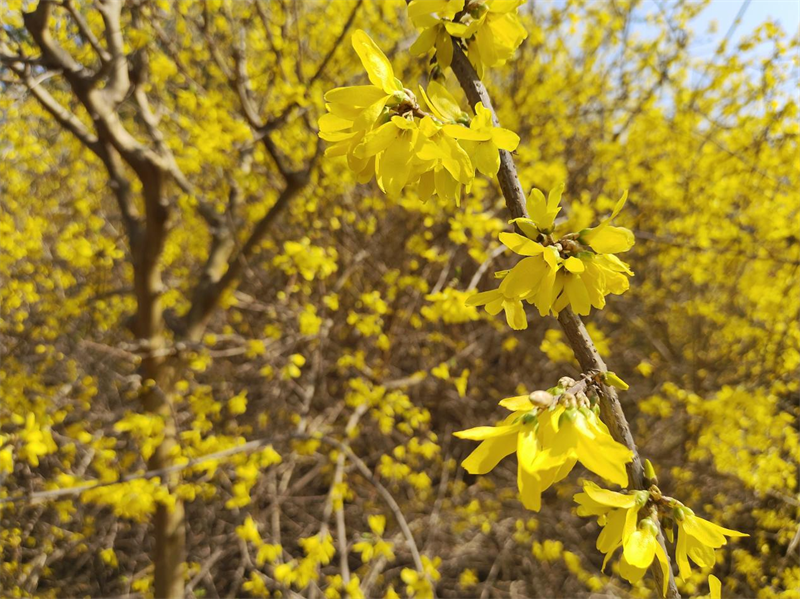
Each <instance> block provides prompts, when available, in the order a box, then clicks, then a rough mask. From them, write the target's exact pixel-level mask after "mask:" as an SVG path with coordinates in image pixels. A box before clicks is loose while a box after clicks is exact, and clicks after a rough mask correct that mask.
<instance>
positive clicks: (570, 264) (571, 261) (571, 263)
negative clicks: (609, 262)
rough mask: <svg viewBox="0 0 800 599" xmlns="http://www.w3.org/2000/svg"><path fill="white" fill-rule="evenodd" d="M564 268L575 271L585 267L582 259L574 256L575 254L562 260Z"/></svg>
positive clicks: (580, 270)
mask: <svg viewBox="0 0 800 599" xmlns="http://www.w3.org/2000/svg"><path fill="white" fill-rule="evenodd" d="M564 268H566V269H567V270H568V271H569V272H575V273H577V272H583V271H584V270H586V267H585V266H584V265H583V260H581V259H580V258H576V257H575V256H570V257H569V258H567V259H566V260H564Z"/></svg>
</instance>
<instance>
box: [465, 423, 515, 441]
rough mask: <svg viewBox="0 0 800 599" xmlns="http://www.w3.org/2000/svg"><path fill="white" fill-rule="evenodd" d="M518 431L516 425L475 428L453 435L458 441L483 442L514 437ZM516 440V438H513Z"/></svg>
mask: <svg viewBox="0 0 800 599" xmlns="http://www.w3.org/2000/svg"><path fill="white" fill-rule="evenodd" d="M518 430H519V426H517V425H516V424H512V425H506V426H476V427H475V428H469V429H467V430H464V431H458V432H455V433H453V435H454V436H455V437H458V438H459V439H469V440H470V441H483V440H484V439H492V438H494V437H503V436H505V435H515V436H516V434H517V431H518ZM515 438H516V437H515Z"/></svg>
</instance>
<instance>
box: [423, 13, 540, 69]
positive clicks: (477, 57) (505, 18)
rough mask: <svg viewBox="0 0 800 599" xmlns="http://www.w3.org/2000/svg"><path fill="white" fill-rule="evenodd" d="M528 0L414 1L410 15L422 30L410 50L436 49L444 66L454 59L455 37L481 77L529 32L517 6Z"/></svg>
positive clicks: (436, 53) (504, 57)
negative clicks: (520, 19)
mask: <svg viewBox="0 0 800 599" xmlns="http://www.w3.org/2000/svg"><path fill="white" fill-rule="evenodd" d="M524 2H525V0H467V2H466V3H465V1H464V0H413V1H412V2H411V3H410V4H409V5H408V16H409V17H411V21H412V22H413V23H414V26H415V27H416V28H417V29H422V33H421V34H420V36H419V38H417V41H416V42H414V45H412V46H411V53H412V54H415V55H420V54H426V53H428V52H429V51H430V50H432V49H435V56H436V62H437V63H438V64H439V66H440V67H441V68H446V67H448V66H450V62H451V61H452V59H453V37H455V38H458V40H459V42H460V43H462V44H463V46H464V48H465V49H466V50H467V56H468V57H469V59H470V62H471V63H472V65H473V66H474V67H475V71H476V72H477V73H478V76H480V77H482V76H483V73H484V70H485V68H486V67H494V66H500V65H503V64H505V63H506V61H507V60H508V59H509V58H511V56H512V55H513V54H514V52H515V51H516V50H517V48H518V47H519V45H520V44H521V43H522V42H523V40H524V39H525V38H526V37H528V33H527V32H526V31H525V28H524V27H523V26H522V24H521V23H520V21H519V16H518V15H517V9H518V8H519V6H520V5H522V4H524Z"/></svg>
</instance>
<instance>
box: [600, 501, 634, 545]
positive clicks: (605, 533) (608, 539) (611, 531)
mask: <svg viewBox="0 0 800 599" xmlns="http://www.w3.org/2000/svg"><path fill="white" fill-rule="evenodd" d="M626 514H627V511H626V510H613V511H612V512H610V513H609V514H608V519H607V520H606V525H605V526H604V527H603V530H601V531H600V535H599V536H598V537H597V543H596V546H597V549H598V551H601V552H602V553H609V552H611V551H613V550H614V549H615V548H617V547H619V546H620V545H621V544H622V531H623V529H624V526H625V516H626Z"/></svg>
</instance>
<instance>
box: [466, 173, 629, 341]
mask: <svg viewBox="0 0 800 599" xmlns="http://www.w3.org/2000/svg"><path fill="white" fill-rule="evenodd" d="M563 189H564V186H563V184H562V185H559V186H557V187H555V188H554V189H553V190H552V191H551V192H550V195H549V196H548V197H547V198H545V196H544V194H543V193H542V192H541V191H539V190H537V189H534V190H533V191H532V192H531V195H530V197H529V198H528V204H527V209H528V212H529V214H530V216H529V217H526V218H515V219H513V220H512V221H511V222H513V223H515V224H516V225H517V227H519V230H521V231H522V232H523V233H524V234H525V235H519V234H517V233H501V234H500V241H501V242H503V244H505V245H506V246H507V247H508V248H509V249H511V250H512V251H514V252H515V253H517V254H519V255H521V256H525V258H523V259H522V260H520V261H519V262H518V263H517V264H516V265H515V266H514V267H513V268H512V269H511V270H509V271H506V272H504V273H495V276H501V277H503V282H502V283H501V285H500V288H499V289H498V290H497V292H494V293H491V292H484V293H482V294H478V295H476V296H474V297H472V298H470V299H469V300H468V305H472V306H479V305H486V311H487V312H489V313H490V314H497V313H498V312H499V311H500V310H501V309H505V311H506V318H507V320H508V324H509V325H510V326H511V327H512V328H515V329H519V328H527V326H528V323H527V317H526V316H525V314H524V311H523V310H522V304H521V302H522V301H523V300H524V301H527V302H528V303H529V304H534V305H535V306H536V307H537V308H538V310H539V314H541V315H542V316H546V315H547V314H553V315H557V314H558V313H559V312H561V310H563V309H564V308H566V307H568V306H569V307H571V308H572V310H574V311H575V312H576V313H577V314H581V315H588V314H589V312H590V311H591V309H592V308H593V307H594V308H596V309H598V310H600V309H602V308H604V307H605V305H606V296H607V295H608V294H610V293H613V294H615V295H620V294H622V293H624V292H625V291H627V290H628V288H629V287H630V283H629V282H628V277H630V276H633V272H632V271H631V269H630V268H629V267H628V265H627V264H625V263H624V262H623V261H622V260H620V259H619V258H618V257H617V256H616V255H614V254H613V253H605V252H611V251H615V252H624V251H628V250H629V249H630V248H631V246H633V243H634V239H633V233H631V232H630V231H629V230H628V229H624V228H622V227H614V226H611V225H610V224H609V223H610V222H611V220H612V219H613V218H615V217H616V216H617V214H618V213H619V211H620V210H622V207H623V206H624V205H625V201H626V199H627V192H626V193H625V194H624V195H623V196H622V197H621V198H620V200H619V201H618V202H617V204H616V207H615V208H614V212H613V213H612V214H611V216H610V217H609V218H607V219H606V220H604V221H603V222H601V223H600V224H599V225H598V226H597V227H594V228H593V229H584V230H583V231H581V232H580V233H568V234H566V235H563V236H562V237H561V238H560V239H558V240H557V241H556V240H555V238H554V236H553V235H552V233H553V227H554V226H555V218H556V216H557V215H558V212H559V210H561V208H560V207H559V202H560V201H561V193H562V191H563ZM498 292H499V293H498ZM498 300H500V301H499V302H498Z"/></svg>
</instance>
